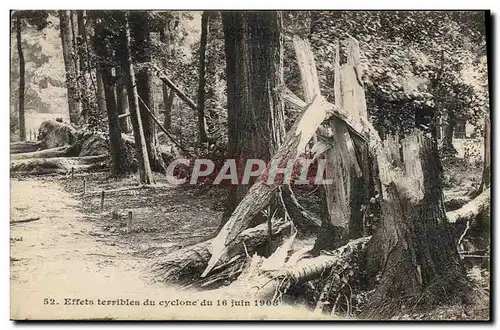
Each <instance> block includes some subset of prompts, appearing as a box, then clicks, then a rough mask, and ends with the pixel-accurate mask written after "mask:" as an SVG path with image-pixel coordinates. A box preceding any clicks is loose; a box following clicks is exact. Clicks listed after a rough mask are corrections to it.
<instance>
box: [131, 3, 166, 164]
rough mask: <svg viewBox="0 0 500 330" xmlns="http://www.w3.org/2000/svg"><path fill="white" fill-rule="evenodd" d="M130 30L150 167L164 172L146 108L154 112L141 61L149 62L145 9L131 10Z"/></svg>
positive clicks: (149, 78) (149, 81) (149, 82)
mask: <svg viewBox="0 0 500 330" xmlns="http://www.w3.org/2000/svg"><path fill="white" fill-rule="evenodd" d="M129 24H130V32H131V37H132V53H133V54H135V62H136V63H137V66H138V70H137V72H136V79H137V92H138V96H139V107H140V109H141V119H142V121H143V129H144V135H145V138H146V145H147V149H148V155H149V162H150V164H151V169H152V170H153V171H156V172H165V163H164V161H163V159H162V157H161V155H160V152H159V150H158V146H159V142H158V137H157V136H156V132H157V130H156V126H155V123H154V121H153V119H152V118H151V116H150V115H149V113H148V111H147V109H146V107H147V108H149V109H150V110H151V111H152V112H153V113H154V109H155V108H154V100H153V93H152V90H151V88H152V84H153V79H152V76H151V73H150V72H149V71H148V70H146V69H145V68H144V67H140V66H141V64H143V63H150V62H151V36H150V28H149V16H148V12H147V11H133V12H131V13H130V16H129Z"/></svg>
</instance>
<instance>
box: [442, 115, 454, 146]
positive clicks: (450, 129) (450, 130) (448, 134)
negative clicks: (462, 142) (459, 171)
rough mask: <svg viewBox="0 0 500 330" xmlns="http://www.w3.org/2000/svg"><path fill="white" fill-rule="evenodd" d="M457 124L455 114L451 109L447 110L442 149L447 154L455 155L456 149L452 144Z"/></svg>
mask: <svg viewBox="0 0 500 330" xmlns="http://www.w3.org/2000/svg"><path fill="white" fill-rule="evenodd" d="M456 126H457V121H456V119H455V114H454V112H453V110H451V109H450V110H448V118H447V120H446V126H445V128H444V137H443V146H442V150H443V152H444V153H445V154H447V155H455V154H456V153H457V150H456V149H455V146H453V135H454V133H455V127H456Z"/></svg>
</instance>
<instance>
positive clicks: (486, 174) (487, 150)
mask: <svg viewBox="0 0 500 330" xmlns="http://www.w3.org/2000/svg"><path fill="white" fill-rule="evenodd" d="M490 186H491V120H490V116H489V115H486V117H485V118H484V165H483V176H482V180H481V187H480V188H479V193H481V192H483V191H484V190H485V189H487V188H489V187H490Z"/></svg>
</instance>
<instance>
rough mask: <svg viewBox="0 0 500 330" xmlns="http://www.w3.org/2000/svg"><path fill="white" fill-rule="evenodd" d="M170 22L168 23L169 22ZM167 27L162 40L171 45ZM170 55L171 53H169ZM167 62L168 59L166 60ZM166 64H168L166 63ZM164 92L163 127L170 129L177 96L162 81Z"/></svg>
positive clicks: (161, 35)
mask: <svg viewBox="0 0 500 330" xmlns="http://www.w3.org/2000/svg"><path fill="white" fill-rule="evenodd" d="M167 24H168V23H167ZM166 30H167V29H166V27H165V28H163V29H160V41H161V42H163V43H164V44H166V45H167V47H168V46H169V44H168V43H169V38H168V37H167V34H168V33H169V32H168V31H166ZM168 55H170V54H168ZM165 62H166V61H165ZM165 66H166V65H165ZM161 88H162V93H163V114H164V120H163V127H165V129H167V130H170V129H171V128H172V106H173V104H174V98H175V93H174V91H170V93H169V92H168V91H169V88H168V85H167V84H166V83H165V82H163V81H162V85H161Z"/></svg>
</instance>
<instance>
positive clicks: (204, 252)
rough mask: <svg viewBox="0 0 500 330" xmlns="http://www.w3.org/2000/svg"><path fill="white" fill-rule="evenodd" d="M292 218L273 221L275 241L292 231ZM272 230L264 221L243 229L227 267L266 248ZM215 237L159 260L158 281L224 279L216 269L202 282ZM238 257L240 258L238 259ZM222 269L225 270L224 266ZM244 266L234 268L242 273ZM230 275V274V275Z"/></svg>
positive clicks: (239, 264)
mask: <svg viewBox="0 0 500 330" xmlns="http://www.w3.org/2000/svg"><path fill="white" fill-rule="evenodd" d="M290 227H291V223H290V221H284V220H276V221H273V223H272V229H271V230H272V234H271V237H272V239H273V240H274V241H276V242H280V241H281V240H282V238H283V236H284V235H285V233H286V232H289V231H290ZM268 237H269V232H268V227H267V224H265V223H263V224H260V225H258V226H256V227H254V228H249V229H247V230H244V231H243V232H241V233H240V234H239V235H238V236H237V237H236V239H235V243H236V244H235V245H234V248H233V250H232V251H230V252H229V253H228V254H227V259H226V260H225V261H224V262H223V264H224V266H227V265H228V264H235V263H236V262H237V261H238V259H239V261H238V262H237V263H238V264H237V267H235V268H238V267H239V266H241V265H243V264H244V262H245V256H246V255H247V254H250V253H254V252H256V251H259V250H262V249H263V248H265V247H263V246H264V245H265V244H266V243H267V240H268ZM212 242H213V239H212V240H208V241H204V242H201V243H198V244H195V245H191V246H187V247H184V248H182V249H179V250H176V251H174V252H172V253H170V254H169V255H167V256H166V257H165V258H163V259H161V260H158V261H156V262H155V264H154V266H153V268H154V271H153V272H154V274H155V278H156V280H157V281H161V282H167V283H170V282H171V283H177V284H183V285H188V284H192V283H195V282H198V283H199V285H200V286H202V285H203V283H214V282H216V281H217V279H218V280H219V281H220V280H221V279H224V276H221V275H220V274H219V273H217V272H215V274H214V275H213V277H209V278H207V279H205V280H203V281H201V282H200V279H199V277H200V275H201V273H202V272H203V270H204V269H205V267H206V266H207V265H208V261H209V260H210V257H211V252H210V245H211V243H212ZM235 258H237V259H235ZM219 269H224V267H220V268H219ZM240 272H241V269H240V270H239V272H238V271H236V270H235V271H234V275H236V276H237V275H239V273H240ZM226 276H227V275H226Z"/></svg>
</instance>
